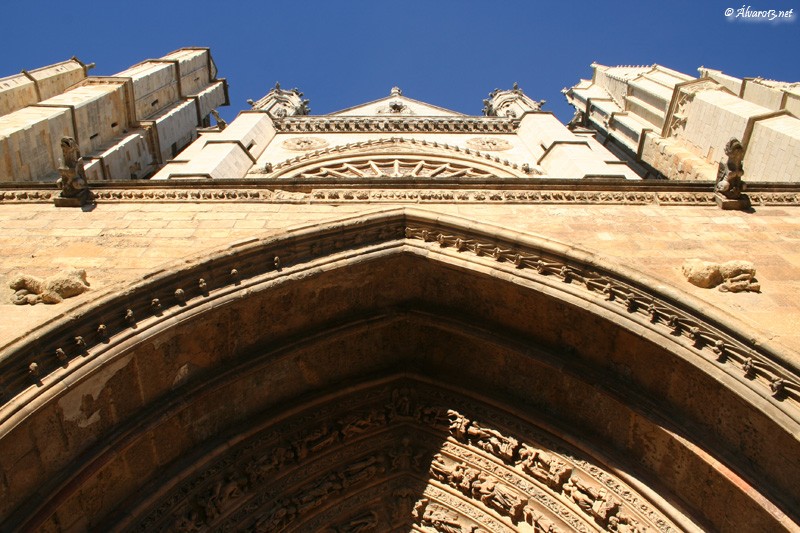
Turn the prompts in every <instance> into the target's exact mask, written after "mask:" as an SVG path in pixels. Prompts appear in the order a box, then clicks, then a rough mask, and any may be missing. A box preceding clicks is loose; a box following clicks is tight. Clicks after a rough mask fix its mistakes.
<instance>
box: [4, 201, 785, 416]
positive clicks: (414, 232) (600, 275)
mask: <svg viewBox="0 0 800 533" xmlns="http://www.w3.org/2000/svg"><path fill="white" fill-rule="evenodd" d="M348 220H349V222H348ZM358 220H361V221H363V222H362V223H356V222H355V221H358ZM373 245H381V246H391V247H400V248H402V247H403V246H404V245H405V246H407V245H412V246H415V247H422V248H424V249H426V250H428V252H427V253H430V254H452V253H455V254H457V255H458V256H460V257H462V258H463V259H465V260H468V261H470V262H474V263H476V264H480V265H483V267H488V268H490V269H492V270H498V271H502V272H504V273H505V274H506V275H510V276H512V277H516V276H524V277H526V278H530V277H531V276H532V277H533V278H534V279H535V280H536V282H537V283H541V284H543V285H544V286H547V287H548V288H549V290H553V291H555V293H556V294H558V293H565V294H569V295H571V296H573V297H578V298H580V299H581V300H584V301H586V302H587V303H589V304H590V305H591V306H592V307H594V308H597V309H605V310H607V311H609V312H611V313H612V314H613V315H614V316H615V317H616V319H615V320H616V321H617V322H619V323H620V324H621V325H630V326H633V325H634V324H636V325H637V326H638V327H644V328H645V329H647V330H651V331H653V332H654V333H655V334H657V335H659V336H660V337H661V338H662V339H663V340H664V342H668V343H669V344H670V345H673V346H674V347H675V348H679V347H680V348H681V349H686V350H688V353H690V354H691V357H692V358H697V359H698V362H700V361H702V362H703V364H706V363H708V362H711V363H713V364H714V366H715V367H716V368H718V369H720V370H722V371H723V372H724V373H725V374H727V375H729V376H730V377H731V378H732V379H733V381H734V382H738V383H740V384H742V385H743V386H745V387H746V388H747V389H749V390H750V391H751V392H752V393H754V394H756V395H757V396H758V397H761V398H762V399H763V401H765V402H768V403H769V404H771V405H774V406H775V407H777V408H778V409H779V410H781V411H783V412H784V413H786V414H787V415H789V416H790V418H792V419H793V420H795V421H800V377H798V371H797V369H795V368H794V367H793V366H792V365H791V364H790V363H789V362H788V361H789V360H790V359H789V358H788V357H781V356H780V355H779V353H780V352H779V351H776V350H775V348H772V347H771V346H770V343H769V342H768V341H766V340H762V339H760V338H759V336H758V335H754V334H753V332H751V331H750V330H749V329H748V328H747V327H745V326H743V325H741V324H739V323H737V322H735V321H732V319H730V318H729V317H727V316H725V315H719V316H717V315H716V313H714V312H713V311H710V310H708V308H707V305H706V304H704V303H701V302H699V301H696V300H695V299H693V298H692V297H690V296H689V295H687V294H685V293H682V292H679V291H672V290H670V289H665V288H659V284H658V283H657V282H656V281H655V280H652V279H650V278H648V277H646V276H644V275H641V274H639V273H637V272H629V271H626V270H625V269H624V268H621V267H619V266H612V265H610V264H609V265H605V264H604V262H603V261H601V260H600V259H599V258H597V257H594V256H592V255H591V254H588V253H585V252H580V251H577V250H575V249H573V248H569V247H567V246H564V245H561V244H558V243H555V242H554V241H549V240H546V239H543V238H534V237H531V236H529V235H524V234H519V233H515V232H509V231H506V230H502V229H498V228H493V227H491V226H488V225H486V226H476V225H474V223H470V222H468V221H465V220H462V219H459V218H457V217H449V216H437V215H432V214H429V213H426V212H424V211H415V210H410V209H395V210H389V211H385V212H381V213H377V214H371V215H365V216H363V217H355V218H352V219H346V220H344V221H342V222H340V223H335V224H330V225H326V226H312V227H309V228H307V229H304V230H296V231H293V232H290V233H288V234H285V235H284V236H281V237H271V238H267V239H260V240H259V239H253V240H252V241H249V242H247V243H243V244H240V245H232V247H230V248H226V249H223V250H221V251H220V252H219V253H217V254H215V255H213V256H211V257H208V258H206V259H203V260H198V261H196V262H194V263H189V264H188V266H187V263H185V262H179V263H178V264H177V265H175V268H165V269H164V270H161V271H159V272H156V273H154V274H153V275H152V276H149V277H148V278H147V279H146V280H145V281H142V282H139V283H136V284H134V285H131V286H130V287H129V288H128V289H126V290H122V291H119V292H117V293H115V294H109V295H106V296H102V297H100V298H99V300H98V301H95V302H87V303H85V304H83V305H81V306H79V307H78V308H76V309H73V310H72V311H71V312H70V313H69V315H68V316H63V317H62V318H60V319H57V320H55V321H53V322H52V323H51V324H50V325H48V326H46V327H43V328H40V329H39V330H37V331H36V332H35V334H29V335H28V336H23V337H21V338H20V339H18V340H17V341H15V342H14V343H12V344H11V345H9V346H7V348H6V349H5V350H4V353H3V356H2V359H0V393H2V396H0V424H3V423H4V422H5V421H7V420H8V419H9V418H11V417H13V416H14V415H15V413H17V412H18V411H19V410H20V409H22V408H23V407H24V406H25V405H26V404H27V403H28V401H30V400H31V399H33V398H35V397H36V396H38V395H39V394H41V393H43V392H45V391H46V390H47V389H49V388H51V387H54V386H56V385H57V383H58V382H59V381H61V380H62V379H64V377H65V375H68V374H69V373H70V372H74V371H77V370H78V369H79V368H80V367H81V366H83V365H84V364H86V363H87V362H89V361H91V360H92V359H94V357H93V354H94V353H95V351H96V350H98V349H100V350H98V351H106V350H107V349H108V348H109V347H110V346H111V345H114V344H116V343H119V342H123V341H124V339H128V338H131V337H132V336H136V335H140V334H142V333H143V332H144V331H146V330H148V329H151V328H154V327H159V324H160V323H162V322H164V321H165V320H166V319H167V318H170V317H173V318H174V317H177V316H180V315H181V314H183V313H184V312H187V311H191V310H192V309H194V308H195V307H197V306H199V305H203V304H204V303H206V302H208V301H212V300H217V299H220V298H227V297H231V295H233V294H236V293H239V292H240V291H241V290H243V289H246V288H247V287H250V286H253V285H254V284H257V283H260V280H262V279H263V278H264V276H270V277H281V276H286V275H289V274H291V273H292V272H294V271H298V270H299V271H302V270H303V268H304V267H305V265H306V264H307V263H308V262H310V261H313V260H315V259H318V258H321V257H326V256H330V255H332V254H337V253H345V252H346V253H356V254H357V253H358V250H360V249H362V248H365V247H367V246H373ZM254 256H258V257H261V258H263V257H272V258H273V260H271V261H263V260H259V261H253V260H251V259H248V258H252V257H254ZM33 337H35V338H33ZM112 341H113V342H112ZM109 343H111V344H109ZM57 354H58V356H57ZM54 373H55V374H56V376H53V377H52V378H51V377H50V374H54Z"/></svg>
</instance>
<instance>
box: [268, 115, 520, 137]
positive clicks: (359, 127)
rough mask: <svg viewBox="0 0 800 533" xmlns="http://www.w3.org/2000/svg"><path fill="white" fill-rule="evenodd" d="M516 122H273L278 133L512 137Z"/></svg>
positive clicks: (308, 119) (356, 119)
mask: <svg viewBox="0 0 800 533" xmlns="http://www.w3.org/2000/svg"><path fill="white" fill-rule="evenodd" d="M519 123H520V122H519V120H514V119H502V118H449V117H448V118H385V117H381V118H363V117H337V118H331V117H291V118H285V119H282V120H275V121H274V124H275V129H276V130H277V131H279V132H320V133H321V132H395V131H405V132H466V133H481V132H495V133H514V132H515V131H516V130H517V129H518V128H519Z"/></svg>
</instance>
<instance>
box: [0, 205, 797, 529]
mask: <svg viewBox="0 0 800 533" xmlns="http://www.w3.org/2000/svg"><path fill="white" fill-rule="evenodd" d="M396 223H397V219H394V218H389V219H387V220H383V221H382V222H381V223H380V224H379V227H380V228H381V231H383V233H384V237H382V238H381V239H379V241H378V242H371V241H370V240H369V239H363V238H362V239H359V238H356V237H354V236H353V235H348V234H347V233H346V231H344V230H342V226H341V225H337V226H336V229H335V230H330V231H329V233H327V234H324V232H323V233H315V234H313V237H314V238H313V239H310V241H309V242H311V243H312V244H311V245H310V246H312V247H313V246H316V247H317V248H316V249H317V250H318V251H319V254H318V256H317V257H318V259H316V260H310V261H306V262H303V261H300V260H299V259H296V260H292V259H291V257H292V256H291V254H290V253H286V254H284V255H283V256H282V257H283V259H282V260H278V259H277V257H278V256H277V255H275V259H273V252H272V249H271V248H269V249H265V248H264V247H263V245H259V246H261V247H260V248H259V247H254V248H252V249H249V250H244V251H239V252H237V251H234V252H226V253H225V254H224V258H223V259H218V262H219V264H216V263H214V261H206V262H204V263H202V264H201V265H200V267H198V268H201V269H202V272H204V274H203V276H204V279H205V280H206V282H207V283H208V287H207V289H205V292H203V291H191V290H190V289H189V285H188V283H189V280H196V279H197V274H198V271H197V270H192V271H189V272H187V273H181V274H178V278H175V277H174V276H173V277H172V278H169V280H167V281H169V283H167V282H166V281H163V280H162V281H163V283H164V284H162V285H161V286H160V287H156V286H154V285H153V284H154V283H156V282H150V285H149V286H148V287H149V292H148V291H143V294H145V295H147V297H148V298H150V299H152V297H153V296H154V291H158V290H160V291H162V292H163V291H165V290H166V289H167V287H173V289H172V290H174V287H175V286H176V285H175V283H176V282H178V281H180V284H179V285H178V286H180V287H184V289H183V290H185V291H186V292H187V293H188V294H186V296H185V298H186V299H185V301H183V302H182V303H175V305H170V301H169V300H168V299H167V298H162V301H163V302H164V308H163V309H160V310H159V312H158V313H155V314H152V315H150V316H145V313H144V312H142V311H141V310H140V309H139V308H136V316H137V317H139V319H138V321H137V323H136V324H135V328H134V327H132V326H131V325H125V324H123V323H122V321H120V323H119V324H117V323H116V322H113V321H112V320H109V318H110V317H109V313H110V311H107V310H106V311H103V313H105V315H104V317H105V318H104V322H105V323H107V324H109V329H110V330H111V335H110V336H109V338H106V339H104V340H102V341H101V342H98V343H97V344H93V345H91V346H90V347H89V349H88V354H83V355H79V356H77V357H76V358H75V359H71V360H70V362H69V364H67V365H66V366H64V367H63V368H56V369H55V370H54V371H53V372H54V373H53V374H52V378H51V377H50V375H48V376H44V377H43V378H42V380H41V381H42V382H41V384H40V385H39V386H40V392H39V394H40V396H42V397H43V398H44V397H45V396H47V395H48V394H49V395H50V397H49V399H45V400H43V401H42V402H41V404H40V405H41V406H40V407H38V408H36V409H35V410H33V411H32V412H31V413H29V414H28V415H26V416H27V418H26V419H25V421H24V422H23V423H21V424H19V426H18V430H19V431H27V432H30V433H32V434H34V435H35V434H36V432H37V430H38V428H42V427H45V426H48V425H49V426H50V427H52V426H54V425H56V424H60V425H61V433H62V439H63V441H64V442H63V444H62V443H58V442H51V443H50V446H51V447H53V448H58V449H59V450H60V451H58V452H56V451H53V450H50V452H49V453H50V456H51V457H52V462H51V463H52V469H53V470H52V472H50V473H49V474H48V475H42V479H41V482H40V485H39V486H38V487H37V489H36V494H34V495H28V496H26V497H24V498H23V497H21V496H20V497H19V499H18V500H16V501H13V499H12V500H10V504H9V502H7V505H9V506H8V507H6V510H7V516H8V518H7V520H6V521H5V523H4V524H5V526H6V527H10V528H12V529H15V528H16V529H19V528H21V529H26V528H27V529H33V528H38V527H41V528H45V529H46V528H51V529H62V530H68V529H74V528H78V529H80V528H83V527H86V528H90V529H102V530H115V529H116V530H140V531H176V530H182V531H206V530H208V531H217V530H219V531H225V530H255V531H335V532H344V531H353V532H354V531H410V530H417V531H476V532H477V531H548V530H551V529H552V530H553V531H569V530H578V531H594V530H609V531H652V530H658V531H678V530H700V529H709V528H710V529H715V530H731V531H732V530H736V531H744V530H774V529H775V528H792V527H794V523H795V522H794V521H796V520H797V518H796V517H795V516H793V515H792V511H791V510H792V509H796V506H795V503H796V502H797V496H798V495H797V492H798V491H797V487H796V486H795V480H796V479H798V478H797V475H798V471H800V466H798V465H797V464H796V462H792V461H786V460H785V458H786V457H797V456H798V443H797V439H796V437H794V436H793V435H792V433H791V420H790V418H791V416H790V415H791V414H792V413H791V410H792V408H793V407H792V406H793V403H792V402H793V401H794V400H793V398H791V397H786V398H784V399H783V400H782V401H777V400H775V399H770V398H767V397H765V395H764V394H760V393H759V390H760V389H759V387H762V383H760V381H761V377H760V376H755V377H754V378H745V377H740V378H739V381H738V382H737V383H733V381H734V379H733V378H732V377H731V375H729V374H726V369H727V367H726V366H725V365H723V364H722V363H720V362H719V361H715V360H714V359H713V358H709V357H707V356H705V357H704V352H703V351H702V349H700V350H698V347H697V343H696V342H694V341H693V340H692V339H691V338H690V336H689V333H688V332H686V331H683V332H681V331H677V332H676V331H675V330H674V328H671V327H667V324H666V322H667V321H666V320H656V321H652V320H651V318H652V316H648V314H647V313H644V311H643V310H642V309H639V311H640V312H639V313H637V312H636V309H631V305H630V304H628V305H626V304H625V301H624V298H626V297H628V296H624V297H623V296H618V297H616V299H615V298H614V297H613V295H612V298H608V291H605V292H604V288H605V284H602V283H599V284H598V285H597V287H596V288H595V289H592V290H588V291H587V287H591V286H592V282H590V283H585V282H583V283H582V284H581V285H580V286H578V283H577V282H576V283H568V282H567V283H565V279H563V278H561V277H559V276H560V274H559V276H557V275H556V273H563V271H562V270H560V269H559V268H557V267H555V266H552V265H554V263H551V261H552V260H553V257H552V256H547V255H546V254H542V255H541V256H540V257H539V258H536V259H531V258H530V257H528V258H527V259H524V258H523V259H520V260H519V261H517V262H519V263H521V264H517V265H515V264H514V261H512V260H510V259H509V260H508V261H500V262H498V260H497V258H496V257H493V256H492V253H499V252H493V251H492V250H491V249H490V248H485V249H484V248H479V249H478V250H479V253H477V254H475V253H473V254H471V255H469V256H465V255H464V252H465V251H468V250H467V248H468V247H469V246H472V244H470V242H472V243H473V244H474V242H475V239H472V240H471V241H470V239H467V237H468V235H465V234H462V235H461V236H458V237H456V236H455V234H456V233H457V232H458V231H462V232H463V230H464V228H457V227H455V226H450V227H441V223H440V227H439V230H438V233H437V232H434V231H433V230H432V229H430V230H429V229H424V230H422V229H420V225H419V221H415V223H413V224H412V223H410V222H409V223H408V224H406V226H402V225H401V227H395V224H396ZM364 225H368V224H367V223H366V222H364V221H363V220H361V221H357V222H354V223H353V224H352V227H359V226H360V227H362V229H363V226H364ZM345 226H347V227H350V226H351V225H350V224H345ZM409 226H413V227H412V228H411V231H409ZM415 228H416V229H415ZM415 231H416V233H415ZM422 231H425V232H428V233H425V234H424V235H423V234H422V233H421V232H422ZM398 232H399V234H398ZM439 237H442V238H441V239H440V238H439ZM462 237H463V238H464V240H463V242H461V243H460V244H458V243H454V244H453V245H452V246H445V244H446V243H444V240H446V239H451V238H456V239H462ZM473 237H475V235H473ZM294 239H295V242H294V246H295V250H296V248H297V246H299V245H298V244H297V241H298V240H301V239H300V238H299V237H295V238H294ZM328 240H337V241H338V242H340V244H341V243H346V244H344V245H342V246H341V247H340V248H335V247H333V245H330V243H329V242H328ZM448 242H449V241H448ZM273 244H274V243H273ZM273 244H270V245H269V246H272V245H273ZM495 244H497V245H498V246H496V247H495V249H496V250H501V249H505V248H503V247H502V246H501V245H508V243H507V242H505V243H504V242H496V243H495ZM326 246H331V247H330V248H326ZM481 250H483V252H481ZM528 252H530V250H528ZM504 253H505V252H504ZM517 255H520V254H517ZM523 255H524V254H523ZM221 257H222V256H221ZM295 257H297V254H296V252H295ZM509 257H515V256H514V255H513V254H512V255H511V256H509ZM526 257H527V256H526ZM525 261H528V262H530V263H531V264H533V265H534V268H533V269H531V268H526V264H527V263H525V264H522V263H524V262H525ZM537 261H538V262H537ZM272 263H274V264H275V265H276V266H277V268H275V267H269V268H266V267H264V265H265V264H272ZM545 263H546V266H545V267H543V266H542V265H545ZM232 264H235V265H237V266H238V268H237V269H236V275H237V277H236V279H235V280H233V281H231V279H230V275H231V272H232V271H231V268H230V267H231V265H232ZM547 265H549V266H547ZM568 266H569V269H570V270H569V272H571V274H568V277H569V276H572V278H574V279H576V280H577V279H578V278H580V277H581V276H584V275H586V276H588V270H580V269H579V263H578V262H576V260H574V261H573V262H571V263H569V265H568ZM551 267H552V269H551V270H547V269H548V268H551ZM258 268H262V269H263V270H262V271H261V273H260V274H258V275H255V274H254V275H253V276H250V274H249V273H250V272H251V271H253V269H256V270H257V269H258ZM592 269H593V270H592V272H594V274H597V273H598V267H597V265H593V266H592ZM181 276H183V277H181ZM165 279H166V278H165ZM594 279H597V278H591V280H594ZM591 280H590V281H591ZM566 281H569V279H567V280H566ZM159 283H161V282H159ZM619 287H620V286H615V287H612V291H613V290H618V292H619V293H620V294H623V293H622V292H620V291H622V289H620V288H619ZM632 287H633V285H632ZM626 290H628V289H626ZM631 290H633V289H631ZM127 297H128V299H129V300H128V303H129V305H131V306H133V300H134V296H131V295H128V296H127ZM662 304H663V302H662ZM664 305H666V304H664ZM640 307H643V306H640ZM659 309H661V310H662V311H664V312H665V310H666V308H665V307H659ZM98 312H100V311H98ZM101 314H102V313H101ZM84 316H86V317H88V319H91V320H93V321H94V322H97V319H98V316H95V315H92V314H91V313H88V312H87V313H86V314H85V315H84ZM73 326H74V324H73ZM704 327H705V328H706V329H704V330H703V331H704V332H705V333H706V334H711V333H714V332H717V333H719V331H718V330H716V329H714V330H712V329H711V326H710V325H709V324H705V325H704ZM715 327H719V324H717V325H716V326H715ZM685 329H688V328H684V330H685ZM722 333H725V332H724V330H723V332H722ZM87 338H89V337H88V336H87ZM725 338H726V341H727V342H728V343H729V344H728V345H729V346H730V348H729V361H728V363H727V365H728V366H731V365H733V364H735V363H737V359H736V355H737V354H736V351H735V345H734V341H735V339H733V338H731V337H725ZM705 351H706V352H709V350H708V348H705ZM69 372H72V373H73V374H72V376H71V377H70V380H69V381H70V385H69V386H68V387H66V388H65V389H64V390H58V389H57V388H56V387H53V386H52V383H56V382H57V381H58V380H59V379H63V377H64V376H63V375H59V373H62V374H64V375H66V374H67V373H69ZM721 384H722V385H721ZM762 388H763V387H762ZM27 393H28V392H27V390H25V391H23V392H21V393H20V394H21V395H23V396H24V394H27ZM767 402H772V403H771V404H769V403H767ZM56 440H58V439H56ZM59 447H60V448H59ZM61 448H63V450H62V449H61ZM14 496H16V495H14ZM12 505H13V507H11V506H12Z"/></svg>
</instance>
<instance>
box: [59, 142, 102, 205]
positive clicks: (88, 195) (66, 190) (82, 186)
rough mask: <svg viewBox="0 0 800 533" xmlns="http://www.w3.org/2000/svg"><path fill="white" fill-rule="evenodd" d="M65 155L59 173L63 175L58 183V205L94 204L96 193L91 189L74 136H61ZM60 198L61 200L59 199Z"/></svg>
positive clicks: (62, 150)
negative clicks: (59, 192)
mask: <svg viewBox="0 0 800 533" xmlns="http://www.w3.org/2000/svg"><path fill="white" fill-rule="evenodd" d="M61 153H62V155H63V158H62V161H61V166H60V167H59V168H58V173H59V175H60V176H61V177H60V178H58V181H56V184H57V185H58V187H59V188H60V189H61V195H60V198H56V199H55V200H56V201H55V204H56V207H80V206H83V205H88V204H93V203H94V195H93V194H92V191H90V190H89V185H88V184H87V182H86V171H85V170H84V159H83V158H82V157H81V151H80V148H79V147H78V143H77V142H76V141H75V139H73V138H72V137H62V138H61ZM59 200H60V201H59Z"/></svg>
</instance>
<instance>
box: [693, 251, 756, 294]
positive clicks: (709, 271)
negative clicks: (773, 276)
mask: <svg viewBox="0 0 800 533" xmlns="http://www.w3.org/2000/svg"><path fill="white" fill-rule="evenodd" d="M681 270H682V271H683V275H684V276H685V277H686V279H687V280H688V281H689V283H691V284H692V285H696V286H698V287H702V288H704V289H710V288H712V287H718V289H719V290H720V291H722V292H761V284H760V283H759V282H758V280H757V279H756V268H755V266H754V265H753V263H751V262H749V261H741V260H736V261H727V262H725V263H714V262H711V261H702V260H700V259H687V260H686V261H685V262H684V264H683V266H682V267H681Z"/></svg>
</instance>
